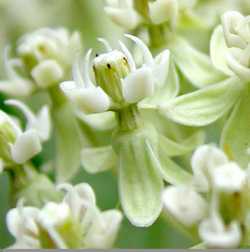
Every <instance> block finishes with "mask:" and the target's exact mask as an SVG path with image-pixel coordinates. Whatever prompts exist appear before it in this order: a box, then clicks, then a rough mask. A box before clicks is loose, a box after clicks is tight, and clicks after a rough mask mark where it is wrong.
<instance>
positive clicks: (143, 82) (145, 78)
mask: <svg viewBox="0 0 250 252" xmlns="http://www.w3.org/2000/svg"><path fill="white" fill-rule="evenodd" d="M122 90H123V97H124V99H125V100H126V101H127V102H128V103H136V102H139V101H141V100H142V99H144V98H146V97H149V96H151V95H153V93H154V79H153V75H152V71H151V69H150V68H148V67H142V68H140V69H138V70H136V71H135V72H132V73H130V74H129V75H128V76H127V77H126V78H125V79H124V80H123V81H122Z"/></svg>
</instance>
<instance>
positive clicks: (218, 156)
mask: <svg viewBox="0 0 250 252" xmlns="http://www.w3.org/2000/svg"><path fill="white" fill-rule="evenodd" d="M228 162H229V161H228V158H227V156H226V155H225V154H224V152H223V151H221V150H220V149H218V148H217V147H215V146H211V145H202V146H200V147H199V148H197V150H196V151H195V152H194V154H193V156H192V161H191V165H192V169H193V173H194V184H195V186H197V189H198V190H199V191H201V192H207V191H208V190H209V189H210V187H211V174H212V173H213V172H214V170H215V169H217V168H218V167H220V166H222V165H224V164H227V163H228Z"/></svg>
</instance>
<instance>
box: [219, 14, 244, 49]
mask: <svg viewBox="0 0 250 252" xmlns="http://www.w3.org/2000/svg"><path fill="white" fill-rule="evenodd" d="M243 20H244V16H243V15H241V14H240V13H239V12H237V11H228V12H226V13H225V14H224V15H223V16H222V26H223V31H224V34H225V39H226V42H227V44H228V46H229V47H239V48H244V47H245V46H246V43H245V41H244V40H243V39H242V38H241V37H240V36H239V35H238V34H237V32H236V29H237V26H238V25H239V24H240V23H241V22H242V21H243Z"/></svg>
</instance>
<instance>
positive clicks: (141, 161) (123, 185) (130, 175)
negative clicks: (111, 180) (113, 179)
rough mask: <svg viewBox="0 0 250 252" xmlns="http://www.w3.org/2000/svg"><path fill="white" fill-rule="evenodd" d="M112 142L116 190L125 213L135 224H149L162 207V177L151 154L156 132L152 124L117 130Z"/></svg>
mask: <svg viewBox="0 0 250 252" xmlns="http://www.w3.org/2000/svg"><path fill="white" fill-rule="evenodd" d="M113 143H114V149H115V151H116V152H117V154H118V166H119V170H118V176H119V193H120V199H121V204H122V207H123V210H124V212H125V215H126V216H127V218H128V219H129V221H130V222H131V223H132V224H133V225H135V226H139V227H147V226H150V225H152V224H153V223H154V222H155V220H156V219H157V218H158V216H159V214H160V212H161V209H162V202H161V192H162V189H163V180H162V178H161V174H160V172H159V170H158V162H156V161H155V159H153V158H152V153H151V152H152V150H153V152H155V146H156V144H157V133H156V132H155V130H154V128H151V127H149V128H139V129H137V130H134V131H131V132H127V133H117V134H116V135H115V136H114V141H113Z"/></svg>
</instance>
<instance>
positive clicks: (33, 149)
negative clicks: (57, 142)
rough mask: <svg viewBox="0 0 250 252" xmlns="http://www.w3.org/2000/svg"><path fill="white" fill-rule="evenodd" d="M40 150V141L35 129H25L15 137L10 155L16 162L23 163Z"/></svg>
mask: <svg viewBox="0 0 250 252" xmlns="http://www.w3.org/2000/svg"><path fill="white" fill-rule="evenodd" d="M41 150H42V146H41V142H40V138H39V135H38V134H37V131H35V130H32V129H30V130H27V131H26V132H24V133H22V134H21V135H20V136H18V137H17V139H16V142H15V143H14V144H13V145H12V146H11V156H12V158H13V160H14V161H15V162H16V163H18V164H23V163H25V162H26V161H28V160H29V159H31V158H32V157H34V156H35V155H37V154H38V153H39V152H40V151H41Z"/></svg>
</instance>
